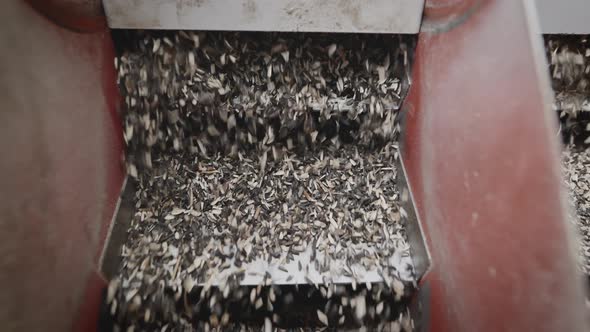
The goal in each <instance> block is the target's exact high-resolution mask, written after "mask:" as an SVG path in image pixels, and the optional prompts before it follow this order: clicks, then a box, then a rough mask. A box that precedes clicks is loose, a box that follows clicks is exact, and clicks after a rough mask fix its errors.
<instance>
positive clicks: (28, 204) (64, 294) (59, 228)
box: [0, 1, 123, 331]
mask: <svg viewBox="0 0 590 332" xmlns="http://www.w3.org/2000/svg"><path fill="white" fill-rule="evenodd" d="M0 19H1V20H2V22H3V27H2V29H1V30H0V41H1V42H2V45H4V47H3V51H2V52H1V54H0V70H1V71H2V75H1V76H0V104H1V106H0V109H2V110H3V111H2V112H0V118H1V119H0V123H2V130H1V131H0V145H1V146H2V151H3V157H2V158H1V161H0V174H2V175H1V176H0V188H1V189H0V255H1V256H2V257H4V258H3V260H2V262H1V263H0V271H1V273H0V282H1V283H2V285H3V289H4V290H3V292H2V295H0V320H1V321H2V329H3V330H4V331H12V330H18V331H67V330H68V329H70V328H72V324H73V321H74V316H75V315H77V314H78V313H80V314H81V315H82V318H81V319H82V321H84V320H87V319H90V317H91V316H87V314H88V313H90V312H93V309H92V308H90V307H84V305H85V304H88V303H98V301H97V297H98V296H100V294H99V293H97V291H96V290H97V289H100V285H99V284H97V283H98V282H99V280H100V278H97V276H96V271H97V268H96V263H97V261H98V257H99V254H100V251H101V243H102V242H103V240H104V239H103V236H104V234H106V230H107V226H108V223H109V221H110V219H111V217H112V213H113V209H114V206H115V203H116V199H117V196H118V191H119V190H120V188H121V182H122V179H123V171H122V169H121V167H120V153H121V137H120V134H119V132H120V130H119V120H118V115H117V112H116V104H117V90H116V87H115V86H114V84H113V82H114V68H113V62H112V61H113V49H112V42H111V40H110V33H109V32H108V30H106V29H104V30H103V31H101V32H97V33H92V34H80V33H75V32H72V31H70V30H67V29H64V28H61V27H59V26H57V25H56V24H54V23H53V22H51V21H49V20H48V19H47V18H46V17H44V16H41V14H39V13H37V12H36V11H35V10H33V9H32V8H31V7H30V6H29V5H27V4H26V3H24V2H19V1H7V2H1V4H0ZM96 310H97V309H96ZM77 326H80V325H77ZM89 326H92V325H89Z"/></svg>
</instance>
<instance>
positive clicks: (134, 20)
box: [104, 0, 424, 33]
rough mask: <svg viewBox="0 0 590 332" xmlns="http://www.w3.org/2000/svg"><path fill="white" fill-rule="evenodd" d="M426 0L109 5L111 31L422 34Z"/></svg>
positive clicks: (118, 1)
mask: <svg viewBox="0 0 590 332" xmlns="http://www.w3.org/2000/svg"><path fill="white" fill-rule="evenodd" d="M423 4H424V1H423V0H371V1H368V2H367V1H365V0H324V1H315V0H314V1H312V0H158V1H134V0H105V1H104V7H105V11H106V15H107V18H108V22H109V26H110V27H111V28H133V29H138V28H141V29H192V30H239V31H310V32H366V33H369V32H376V33H417V32H418V29H419V28H420V19H421V17H422V8H423Z"/></svg>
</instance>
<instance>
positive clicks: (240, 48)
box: [115, 31, 409, 176]
mask: <svg viewBox="0 0 590 332" xmlns="http://www.w3.org/2000/svg"><path fill="white" fill-rule="evenodd" d="M121 34H122V35H123V36H122V37H119V38H116V39H117V40H118V41H119V43H118V44H123V46H120V48H121V52H122V55H121V56H120V57H117V59H116V60H115V65H116V68H117V70H118V84H119V87H120V89H121V93H122V95H123V97H124V101H125V108H124V112H123V118H124V138H125V143H126V148H127V153H126V157H127V165H128V170H129V174H131V175H132V176H136V175H137V173H138V171H137V169H138V168H143V167H144V166H147V168H149V167H151V164H152V159H153V158H154V154H155V155H157V154H158V153H159V152H161V151H164V152H165V153H168V152H169V151H171V150H172V151H187V152H191V153H200V154H203V155H211V154H212V153H215V152H218V151H221V152H223V153H225V154H228V155H232V156H235V155H236V154H237V152H238V151H242V150H248V149H255V150H263V151H265V150H272V151H273V156H274V155H275V154H276V153H275V151H279V150H281V149H283V148H286V149H293V148H294V147H300V148H303V147H319V146H322V145H328V144H332V145H339V144H341V143H355V144H358V145H365V146H370V147H371V146H374V145H378V144H382V143H383V142H385V141H389V140H391V139H393V138H395V136H396V135H397V132H398V127H397V126H396V121H395V120H396V115H397V110H398V109H399V107H400V105H401V101H402V98H403V95H404V94H405V93H406V92H407V82H408V79H407V77H408V73H409V70H408V68H409V59H408V47H407V44H406V41H405V40H403V39H402V37H400V36H393V35H353V34H338V35H334V34H298V33H244V32H240V33H237V32H233V33H232V32H225V33H221V32H208V33H204V32H199V33H197V32H185V31H180V32H141V31H124V32H121ZM121 40H123V41H126V42H125V43H123V42H121ZM273 148H274V149H273Z"/></svg>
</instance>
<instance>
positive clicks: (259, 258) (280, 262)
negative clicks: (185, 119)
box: [109, 143, 414, 327]
mask: <svg viewBox="0 0 590 332" xmlns="http://www.w3.org/2000/svg"><path fill="white" fill-rule="evenodd" d="M361 149H362V148H358V147H356V146H345V147H343V148H341V149H338V150H334V151H331V150H325V151H324V150H322V151H320V152H319V153H311V152H310V153H306V154H304V155H301V156H298V155H290V156H288V157H285V158H283V159H282V160H280V161H270V162H266V167H265V168H264V169H261V168H260V162H259V161H258V160H253V159H249V158H248V157H245V156H241V154H239V157H238V158H236V159H234V158H231V157H227V156H221V155H217V156H215V157H212V158H205V157H187V156H185V157H180V156H164V157H161V158H158V159H155V160H154V165H153V169H152V170H151V171H149V172H144V173H142V174H141V176H140V177H139V181H138V186H139V189H138V190H137V193H136V202H137V203H136V204H137V212H136V214H135V217H134V218H133V220H132V225H131V229H130V231H129V236H130V239H129V241H128V242H127V244H125V246H124V248H123V251H122V256H123V265H122V270H121V272H120V277H119V279H118V280H117V281H116V285H115V286H117V287H118V292H117V294H116V296H115V295H114V294H113V296H112V297H111V298H109V300H110V301H111V302H110V303H111V305H112V303H116V304H115V306H119V308H118V310H117V308H115V310H114V311H113V312H114V313H117V312H118V313H119V314H123V313H124V314H125V317H122V316H121V317H120V318H124V319H126V320H130V321H138V322H141V323H142V324H149V323H154V322H153V321H154V320H155V319H156V317H160V316H162V315H163V316H164V317H165V320H164V321H167V320H175V319H177V320H178V319H180V318H182V317H183V316H184V315H186V317H185V319H193V320H194V323H195V324H198V323H199V322H201V323H206V324H210V325H211V326H214V327H215V326H218V325H221V324H223V325H226V324H229V323H230V322H232V321H235V320H238V321H242V320H244V319H248V320H252V321H254V322H256V319H257V317H258V318H260V319H262V318H268V319H269V320H271V322H272V324H273V325H278V326H282V325H286V326H293V325H299V324H301V323H305V324H306V325H307V324H309V325H317V326H325V325H331V326H360V325H368V324H372V323H374V322H377V321H379V322H381V323H387V324H390V323H392V322H395V323H396V324H399V325H400V326H401V325H402V320H404V319H405V318H404V316H401V317H400V312H399V310H398V309H397V307H398V305H397V303H399V302H400V301H402V300H404V301H405V300H407V297H408V296H409V295H410V291H411V288H413V283H412V281H413V280H414V279H413V274H412V263H411V260H410V258H409V252H408V250H409V248H408V246H407V244H406V242H405V239H404V236H403V229H402V224H401V221H400V220H401V218H402V215H403V214H404V213H405V212H404V211H403V210H402V209H400V208H399V207H398V196H399V193H398V192H397V187H396V185H395V178H396V172H397V170H396V169H395V167H394V165H395V157H396V154H397V146H396V144H394V143H389V144H387V145H385V146H384V147H382V148H380V149H377V150H375V151H362V150H361ZM289 265H291V266H293V267H292V268H287V267H288V266H289ZM370 274H374V275H376V276H378V279H373V281H375V280H378V282H366V283H365V282H362V281H363V280H371V279H370ZM379 280H382V281H379ZM361 282H362V284H360V283H361ZM244 283H247V284H249V285H251V286H252V285H253V287H249V288H248V287H244ZM295 284H296V285H305V286H309V288H310V289H306V291H305V292H306V293H309V298H310V300H307V301H303V303H304V304H305V305H306V307H305V308H301V307H297V306H296V303H294V301H293V300H290V301H286V300H284V299H285V298H287V299H288V298H292V297H294V296H297V295H292V294H291V295H287V294H285V293H286V291H284V289H282V288H281V287H278V286H277V285H295ZM346 284H349V285H350V286H349V287H348V288H350V289H347V287H346V286H345V285H346ZM115 286H113V287H115ZM254 286H257V287H258V288H257V287H254ZM263 286H265V287H263ZM406 288H408V289H406ZM314 292H315V293H317V294H315V295H314ZM273 293H274V294H275V295H271V294H273ZM163 298H166V299H167V300H166V301H169V302H167V303H168V304H167V305H163V304H162V301H164V300H163ZM311 299H313V301H312V300H311ZM291 304H293V305H291ZM301 304H302V303H300V304H299V305H301ZM166 306H168V307H166ZM177 306H180V307H181V310H180V311H179V313H177V308H176V307H177ZM275 306H276V310H275ZM171 308H174V310H172V311H170V309H171ZM294 311H297V313H294ZM146 312H147V314H146ZM236 314H237V315H238V316H237V317H234V316H235V315H236ZM146 315H148V317H147V318H146ZM166 315H170V316H166ZM174 315H179V316H178V317H175V316H174ZM297 320H299V321H297ZM403 324H404V325H408V322H406V321H405V320H404V322H403Z"/></svg>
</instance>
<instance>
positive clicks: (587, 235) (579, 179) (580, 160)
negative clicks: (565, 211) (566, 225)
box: [562, 146, 590, 274]
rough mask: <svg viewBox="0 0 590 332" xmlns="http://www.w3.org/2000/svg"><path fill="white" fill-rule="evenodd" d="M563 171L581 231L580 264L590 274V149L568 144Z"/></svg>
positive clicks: (572, 209) (572, 207) (571, 207)
mask: <svg viewBox="0 0 590 332" xmlns="http://www.w3.org/2000/svg"><path fill="white" fill-rule="evenodd" d="M562 158H563V172H564V175H565V182H566V186H567V188H568V191H569V202H570V205H571V206H570V209H571V211H575V216H573V217H572V218H571V220H572V221H575V222H576V226H577V228H578V230H579V233H580V246H579V251H578V254H579V260H578V262H579V265H580V269H581V270H582V271H583V272H584V273H586V274H590V149H580V148H576V147H575V146H567V147H566V148H565V150H564V152H563V156H562Z"/></svg>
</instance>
